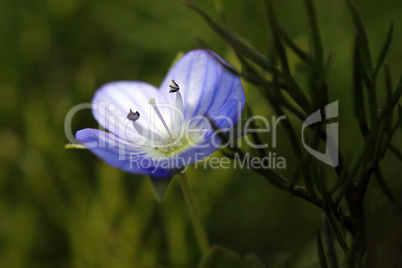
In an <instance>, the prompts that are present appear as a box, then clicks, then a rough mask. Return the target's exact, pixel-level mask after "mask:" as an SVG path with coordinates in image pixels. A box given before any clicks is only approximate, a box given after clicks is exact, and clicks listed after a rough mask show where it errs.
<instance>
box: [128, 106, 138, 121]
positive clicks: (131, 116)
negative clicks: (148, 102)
mask: <svg viewBox="0 0 402 268" xmlns="http://www.w3.org/2000/svg"><path fill="white" fill-rule="evenodd" d="M139 118H140V113H139V112H138V111H136V112H135V113H134V112H133V111H131V109H130V112H129V113H128V115H127V119H128V120H130V121H133V122H134V121H137V120H138V119H139Z"/></svg>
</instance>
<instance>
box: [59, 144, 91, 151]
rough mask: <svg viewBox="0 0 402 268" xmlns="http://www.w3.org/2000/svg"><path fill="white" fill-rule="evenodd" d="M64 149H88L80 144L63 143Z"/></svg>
mask: <svg viewBox="0 0 402 268" xmlns="http://www.w3.org/2000/svg"><path fill="white" fill-rule="evenodd" d="M64 149H80V150H82V149H88V148H87V147H85V146H84V145H82V144H74V143H69V144H66V145H64Z"/></svg>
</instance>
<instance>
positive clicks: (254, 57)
mask: <svg viewBox="0 0 402 268" xmlns="http://www.w3.org/2000/svg"><path fill="white" fill-rule="evenodd" d="M184 4H185V5H186V6H188V7H190V8H191V9H193V10H194V11H196V12H197V13H198V14H199V15H200V16H201V17H202V18H203V19H204V21H205V22H206V23H207V24H208V25H209V26H210V27H211V28H212V30H214V31H215V32H216V33H217V34H218V35H219V36H220V37H221V38H222V39H224V40H225V41H226V42H227V43H228V44H230V45H231V46H232V47H233V48H234V49H235V50H236V51H237V53H239V54H240V55H242V56H244V57H245V58H247V59H249V60H251V61H253V62H255V63H256V64H258V65H259V66H260V67H261V68H263V69H265V70H267V71H270V72H272V71H274V70H276V71H277V72H279V70H277V69H276V67H275V66H274V65H273V64H272V62H271V61H270V60H269V59H267V58H265V57H264V56H263V55H262V54H261V53H259V52H258V51H256V50H255V49H253V48H252V47H250V46H249V45H248V44H246V43H245V42H244V41H243V40H241V39H240V38H239V37H238V36H237V35H236V34H235V33H234V32H233V31H231V30H229V29H227V28H225V27H222V26H220V25H219V24H217V23H216V22H215V21H214V20H213V19H212V18H211V17H210V16H209V15H208V14H207V13H205V12H204V11H203V10H202V9H201V8H200V7H199V6H198V5H196V4H195V3H193V2H190V1H184Z"/></svg>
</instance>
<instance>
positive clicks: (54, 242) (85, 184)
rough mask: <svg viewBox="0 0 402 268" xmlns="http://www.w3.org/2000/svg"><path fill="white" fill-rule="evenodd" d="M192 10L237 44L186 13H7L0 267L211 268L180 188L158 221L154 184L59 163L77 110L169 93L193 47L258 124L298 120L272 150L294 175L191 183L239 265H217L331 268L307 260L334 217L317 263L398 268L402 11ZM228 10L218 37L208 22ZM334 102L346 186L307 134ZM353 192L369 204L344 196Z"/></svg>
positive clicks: (87, 120) (69, 155) (65, 157)
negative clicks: (128, 92) (145, 88)
mask: <svg viewBox="0 0 402 268" xmlns="http://www.w3.org/2000/svg"><path fill="white" fill-rule="evenodd" d="M303 4H304V6H305V8H306V12H301V10H302V8H303ZM186 5H188V6H190V7H192V8H193V9H196V11H197V12H198V13H199V14H200V15H202V17H203V18H204V19H207V22H208V24H209V25H210V26H212V28H213V30H214V31H215V32H216V33H218V34H219V35H220V36H221V37H222V38H223V40H224V42H223V41H221V39H220V38H219V36H217V35H215V33H214V31H212V30H211V29H210V28H209V26H208V24H206V23H204V22H203V21H202V19H201V18H198V17H197V15H196V13H195V12H194V11H193V10H191V9H189V8H188V7H186V6H185V5H183V4H182V3H181V2H180V1H162V0H151V1H136V0H132V1H131V0H119V1H110V0H105V1H95V0H87V1H79V0H60V1H50V0H40V1H26V0H25V1H24V0H22V1H11V0H5V1H1V2H0V22H1V23H0V39H1V42H0V59H1V60H0V99H1V102H0V267H108V268H109V267H194V266H195V265H196V264H197V263H198V262H199V259H200V255H199V253H198V248H197V245H196V242H195V238H194V234H193V231H192V229H191V223H190V221H189V218H188V213H187V208H186V206H185V204H184V197H183V196H182V195H181V191H180V188H179V187H178V185H177V182H176V181H175V180H173V181H172V185H170V188H169V195H168V196H166V199H165V201H164V202H162V203H158V202H157V201H156V200H155V197H154V193H153V189H152V185H151V183H150V182H149V180H148V178H147V177H146V176H140V175H133V174H125V173H123V172H121V171H119V170H116V169H114V168H112V167H110V166H107V165H106V164H105V163H103V162H101V161H100V160H99V159H97V158H96V157H95V156H93V155H92V154H91V153H90V152H88V151H86V150H80V151H76V150H64V149H63V144H66V143H67V142H68V141H67V139H66V137H65V133H64V130H63V127H64V119H65V116H66V114H67V113H68V111H69V110H70V109H71V108H72V107H73V106H74V105H76V104H78V103H82V102H90V100H91V98H92V96H93V93H94V92H95V90H96V88H98V87H99V86H100V85H102V84H103V83H105V82H109V81H116V80H142V81H146V82H149V83H151V84H154V85H158V84H159V83H160V82H161V81H162V79H163V77H164V75H165V73H166V71H167V70H168V68H169V66H170V64H171V62H172V60H173V59H174V58H175V56H176V55H177V53H178V52H179V51H187V50H189V49H193V48H196V47H197V45H196V42H195V40H197V39H198V38H201V39H202V40H203V41H204V43H205V44H208V45H209V46H210V47H211V48H213V50H215V51H216V52H217V53H218V54H219V55H221V56H222V57H223V58H224V59H226V60H228V62H230V63H231V64H233V65H234V66H235V67H236V70H238V72H239V74H240V75H241V76H242V77H243V82H244V87H245V90H246V95H247V102H248V104H249V106H250V111H249V112H250V113H248V114H255V115H263V116H266V117H270V116H271V115H273V114H282V113H285V114H287V115H288V117H289V119H290V120H288V123H287V124H288V125H284V126H281V127H280V130H279V131H280V133H281V134H283V135H280V137H278V147H277V148H275V149H273V148H269V149H272V150H274V151H275V152H277V153H278V155H285V156H286V158H287V161H288V167H289V169H287V170H285V171H283V172H282V171H281V172H277V171H272V170H257V173H255V172H253V171H252V170H224V169H221V170H212V169H206V170H204V169H203V168H195V167H189V171H188V174H189V178H190V182H191V184H192V186H193V189H194V190H195V195H196V198H197V200H198V204H199V207H200V214H201V216H202V218H203V220H204V223H205V226H206V230H207V234H208V238H209V240H210V241H211V243H212V244H221V245H225V247H227V248H230V249H232V250H233V252H232V251H227V250H221V251H223V255H226V256H227V255H229V256H232V257H233V258H234V259H235V260H239V259H241V260H242V261H240V263H246V264H247V265H246V266H245V267H262V265H261V263H260V261H258V260H256V258H254V257H252V255H246V254H247V253H248V252H254V253H255V254H256V255H257V256H258V257H259V259H261V262H262V263H263V264H264V265H265V266H266V267H271V266H270V265H271V264H272V266H273V267H289V266H290V264H292V265H293V266H292V267H318V266H319V258H318V254H317V247H316V245H315V244H314V246H311V247H308V246H306V245H310V244H312V243H315V239H314V238H315V236H314V229H315V227H316V226H317V225H319V224H320V221H319V219H318V218H319V217H318V216H317V215H319V214H320V212H321V211H325V213H326V214H328V215H329V216H331V215H332V216H334V217H333V218H329V217H328V219H327V220H326V221H327V222H326V223H322V226H323V228H320V229H322V230H323V231H322V233H321V236H322V245H321V246H319V252H321V253H320V255H321V256H322V257H323V256H324V254H323V253H322V252H325V257H326V258H327V259H326V260H327V264H328V266H329V267H331V266H330V263H331V261H330V258H331V256H330V255H331V254H332V255H336V256H337V257H338V258H340V259H341V261H340V263H339V264H340V265H343V264H344V261H343V260H344V259H342V258H341V257H340V256H345V258H348V260H347V263H350V264H351V265H352V264H354V263H356V265H359V262H357V261H356V259H355V257H354V255H353V254H352V253H354V252H351V254H349V255H347V254H346V253H345V252H343V251H342V248H341V247H340V246H339V245H338V243H337V241H336V240H337V239H340V238H342V239H344V240H345V243H346V246H347V248H349V249H350V250H352V249H354V248H357V249H358V250H357V253H358V254H357V256H358V258H360V259H362V264H365V263H366V262H367V263H371V264H373V263H374V264H373V265H375V263H376V262H375V261H376V260H378V259H379V258H380V257H382V258H383V260H382V261H383V262H382V263H381V264H382V265H383V267H392V265H393V264H394V262H392V260H393V259H395V258H396V257H398V256H396V255H395V254H397V253H395V252H397V250H398V249H399V246H400V243H399V242H400V241H401V239H399V240H398V239H397V238H400V237H401V235H402V234H401V232H400V228H399V225H398V226H396V223H399V222H400V220H401V217H400V215H401V212H400V210H398V209H397V207H398V204H401V198H400V197H401V192H402V186H401V182H400V180H399V178H400V175H399V174H400V173H401V165H400V161H401V159H402V157H401V148H402V111H401V108H400V106H398V107H396V106H397V104H398V103H400V94H401V92H402V82H401V81H402V80H401V79H399V81H396V83H395V84H394V83H393V82H394V81H392V77H393V76H395V75H397V72H400V71H401V70H402V69H401V65H400V62H401V61H402V58H401V53H400V52H401V51H400V46H399V45H398V44H400V43H401V41H402V39H401V38H402V33H401V29H402V27H401V25H402V17H401V16H400V12H401V10H400V8H399V6H398V5H395V3H394V1H391V0H389V1H379V2H378V3H368V2H364V1H355V4H353V3H352V2H351V1H347V2H342V1H308V0H306V1H290V0H289V1H268V0H267V1H260V2H258V1H257V2H256V1H241V0H233V1H225V0H222V1H215V3H214V1H212V0H211V1H209V0H202V1H197V4H194V3H189V2H186ZM215 5H216V6H217V7H218V10H217V13H218V19H214V16H213V15H211V14H214V8H215ZM201 7H202V8H201ZM348 8H349V10H348ZM264 12H266V13H267V14H266V15H269V16H265V14H264ZM348 12H349V13H348ZM358 12H360V15H359V13H358ZM349 14H351V15H352V16H349ZM390 20H393V21H394V23H393V24H389V21H390ZM267 25H268V26H269V27H267ZM271 26H274V27H271ZM353 27H355V28H353ZM387 27H388V30H387ZM391 37H392V38H391ZM353 40H355V41H354V42H353ZM391 40H392V43H391ZM353 43H354V44H355V45H353ZM227 44H228V45H230V46H231V47H227V46H226V45H227ZM309 44H310V45H309ZM330 53H331V55H332V57H330V56H329V55H330ZM374 55H376V56H374ZM384 63H386V64H385V65H384ZM383 65H384V67H385V72H384V74H383V73H382V71H381V66H383ZM387 66H388V67H387ZM383 77H384V78H385V79H383ZM396 77H398V76H396ZM383 80H385V83H384V86H380V84H381V83H382V81H383ZM352 95H353V97H352ZM335 99H339V100H340V105H341V109H340V117H339V121H340V122H341V125H340V131H341V133H340V134H341V137H340V140H341V141H342V142H341V146H342V153H343V154H344V163H343V167H344V168H343V170H342V169H341V170H337V171H333V170H330V169H328V168H325V167H320V168H318V167H315V166H318V165H315V164H316V163H315V162H312V160H311V159H309V158H308V157H305V156H306V155H305V154H304V153H305V152H304V151H303V150H302V148H301V145H300V137H299V133H298V132H297V131H296V130H297V129H298V128H299V126H300V122H301V121H303V120H304V119H305V118H306V116H308V115H309V114H310V113H311V112H313V111H314V110H315V109H318V108H320V107H322V104H323V103H325V102H326V101H327V100H335ZM398 112H399V113H398ZM85 127H97V123H96V121H95V120H94V119H93V117H92V115H91V112H90V111H89V110H82V111H80V113H79V116H75V117H74V118H73V120H72V128H73V132H74V131H76V130H78V129H82V128H85ZM317 129H318V130H319V129H320V128H317ZM317 129H313V130H311V132H310V134H311V135H310V136H309V137H310V138H311V139H310V140H311V141H314V140H316V141H317V140H319V139H314V137H316V136H315V135H318V134H320V133H319V131H318V130H317ZM371 135H372V136H371ZM362 137H363V138H362ZM250 138H251V139H252V140H253V141H254V142H256V143H260V142H261V143H262V142H266V141H268V140H269V137H268V135H267V136H254V137H250ZM311 145H313V144H311ZM316 145H317V146H318V148H321V147H322V145H323V143H322V141H321V142H320V143H319V144H316ZM240 149H242V150H246V151H247V148H244V147H242V148H240ZM267 150H268V149H266V150H265V151H263V150H258V151H255V152H252V153H253V154H255V155H259V156H262V155H263V153H264V154H265V153H266V152H267ZM229 153H230V152H229ZM220 155H221V154H220V153H217V154H215V156H220ZM300 159H302V160H303V161H299V160H300ZM292 168H294V169H292ZM321 168H322V170H320V169H321ZM336 173H337V174H336ZM323 174H325V177H324V176H322V175H323ZM372 175H374V176H375V179H376V180H370V179H371V177H372ZM321 176H322V177H321ZM261 178H263V180H261ZM362 178H364V180H362ZM264 180H266V181H269V182H271V183H272V184H273V185H275V186H278V187H279V188H280V189H282V190H286V191H278V190H277V189H276V188H275V187H272V186H271V185H270V184H267V183H265V181H264ZM352 186H353V188H354V189H355V190H356V191H352V192H350V191H349V190H348V189H350V188H351V187H352ZM363 192H364V198H365V199H364V200H365V203H364V206H365V208H366V211H367V214H366V215H365V216H366V218H365V219H366V222H365V224H366V226H367V228H366V230H365V232H366V233H365V234H366V236H365V238H367V239H366V241H363V240H364V239H361V237H360V236H358V235H357V234H358V230H355V232H353V228H355V226H356V221H355V219H357V218H356V217H355V215H354V214H356V215H357V216H359V209H361V208H360V207H359V206H356V207H355V208H354V209H355V210H353V207H352V208H349V207H348V203H350V204H353V203H354V201H353V200H354V198H360V199H358V200H362V198H363V196H357V197H356V196H355V195H354V194H355V193H363ZM289 193H290V194H293V195H295V197H292V196H291V195H290V194H289ZM345 195H348V197H347V198H345ZM297 197H301V198H303V199H304V200H306V201H308V202H298V201H299V199H298V198H297ZM347 199H349V200H347ZM310 203H312V204H314V205H311V204H310ZM359 205H362V204H359ZM317 206H318V207H319V208H316V207H317ZM340 208H343V210H342V209H340ZM340 211H344V212H340ZM360 216H361V215H360ZM378 219H381V220H378ZM380 223H381V224H380ZM357 226H358V225H357ZM395 226H396V227H395ZM325 228H327V229H325ZM350 229H352V231H349V230H350ZM391 230H392V235H389V234H387V232H386V231H391ZM352 233H354V235H353V234H352ZM377 233H379V234H381V235H376V234H377ZM329 236H331V237H330V238H329ZM320 240H321V239H320ZM363 242H364V243H367V244H368V245H369V247H370V248H369V250H368V251H366V250H365V248H364V247H362V243H363ZM331 243H332V244H334V245H333V246H332V247H333V248H332V249H331V247H330V246H329V245H331ZM344 246H345V245H344ZM310 248H311V249H312V250H311V251H310ZM234 252H237V253H234ZM334 252H336V254H334ZM211 254H212V253H211ZM214 254H216V252H215V253H213V254H212V255H214ZM240 256H245V257H244V258H242V257H240ZM283 256H285V257H283ZM225 258H226V257H225ZM384 259H385V260H384ZM298 260H300V262H298ZM302 260H306V261H305V262H304V264H303V261H302ZM332 263H333V260H332ZM377 263H378V262H377ZM276 264H277V265H276ZM288 265H289V266H288Z"/></svg>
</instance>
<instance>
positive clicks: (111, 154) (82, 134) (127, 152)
mask: <svg viewBox="0 0 402 268" xmlns="http://www.w3.org/2000/svg"><path fill="white" fill-rule="evenodd" d="M75 138H76V139H77V140H78V141H79V142H81V143H82V144H83V145H84V146H86V147H88V149H89V150H91V152H93V153H94V154H95V155H96V156H98V157H99V158H101V159H102V160H103V161H105V162H106V163H108V164H109V165H111V166H113V167H115V168H118V169H121V170H124V171H127V172H130V173H138V174H148V175H152V176H155V177H165V176H167V175H169V171H168V169H163V168H161V165H160V163H157V162H155V161H154V160H153V159H151V158H147V157H144V155H145V154H146V152H144V151H143V149H142V148H141V147H138V148H136V147H133V145H130V143H127V141H126V140H124V139H121V138H120V137H118V136H116V135H114V134H113V133H109V132H105V131H101V130H98V129H90V128H87V129H82V130H80V131H78V132H77V133H76V134H75Z"/></svg>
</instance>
